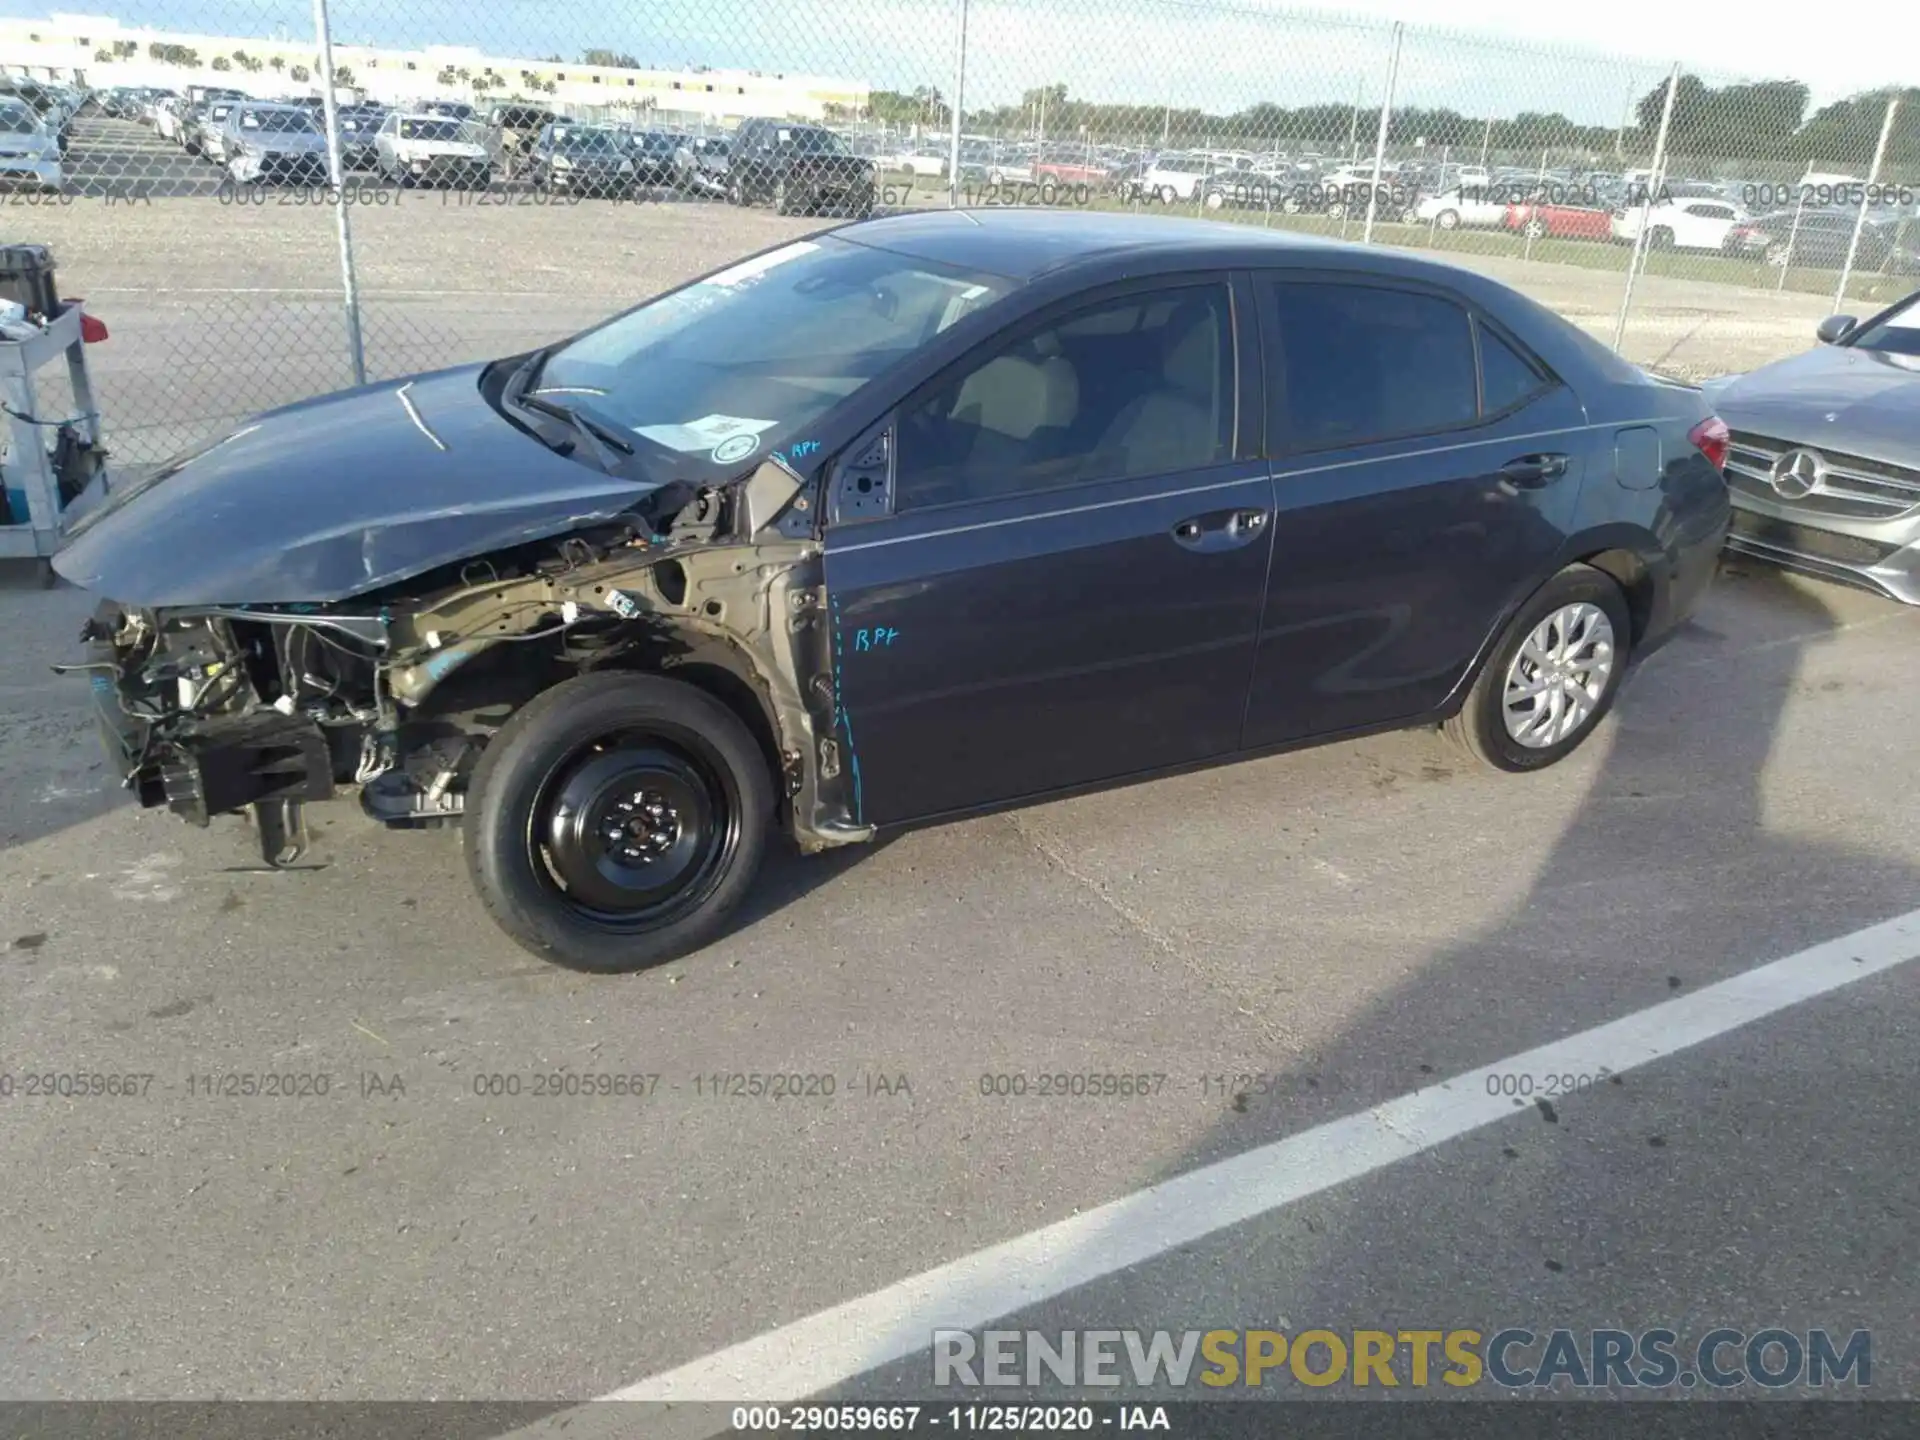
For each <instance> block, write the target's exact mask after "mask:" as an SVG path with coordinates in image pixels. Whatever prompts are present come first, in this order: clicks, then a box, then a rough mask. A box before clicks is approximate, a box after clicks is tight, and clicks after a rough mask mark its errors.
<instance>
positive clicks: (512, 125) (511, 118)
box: [487, 104, 562, 179]
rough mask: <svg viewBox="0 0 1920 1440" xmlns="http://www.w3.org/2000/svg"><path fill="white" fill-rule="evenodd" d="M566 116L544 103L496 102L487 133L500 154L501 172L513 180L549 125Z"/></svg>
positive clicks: (488, 118)
mask: <svg viewBox="0 0 1920 1440" xmlns="http://www.w3.org/2000/svg"><path fill="white" fill-rule="evenodd" d="M561 119H562V117H561V116H559V115H556V114H554V113H553V111H551V110H549V109H547V108H546V107H545V106H544V105H523V104H506V105H496V106H494V107H493V109H492V110H491V111H490V112H488V115H487V133H488V135H489V136H490V137H491V139H492V142H493V148H494V150H495V152H496V153H497V154H498V156H499V161H500V171H501V173H502V174H503V175H505V176H506V177H507V178H509V179H511V178H513V177H514V176H515V175H518V174H519V173H520V165H521V161H522V159H523V157H524V156H525V154H526V152H527V150H528V149H529V147H531V146H532V144H533V142H534V141H535V140H537V139H538V138H539V136H540V132H541V131H543V130H545V129H546V128H547V126H549V125H552V124H555V123H556V122H558V121H560V120H561Z"/></svg>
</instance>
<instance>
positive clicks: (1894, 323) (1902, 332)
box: [1847, 297, 1920, 355]
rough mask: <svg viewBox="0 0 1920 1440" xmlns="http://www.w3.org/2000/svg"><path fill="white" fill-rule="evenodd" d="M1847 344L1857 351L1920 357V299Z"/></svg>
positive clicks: (1916, 299) (1863, 331) (1869, 328)
mask: <svg viewBox="0 0 1920 1440" xmlns="http://www.w3.org/2000/svg"><path fill="white" fill-rule="evenodd" d="M1847 344H1848V345H1849V346H1851V347H1852V348H1853V349H1855V350H1876V351H1879V352H1880V353H1882V354H1887V355H1920V297H1916V298H1915V299H1913V300H1909V301H1908V302H1907V303H1906V304H1905V305H1903V306H1902V307H1901V308H1900V309H1898V310H1896V311H1894V312H1893V314H1891V315H1889V316H1887V317H1886V319H1884V320H1882V321H1880V322H1879V323H1878V324H1876V325H1869V326H1867V327H1865V328H1864V329H1862V330H1861V331H1860V333H1859V334H1858V335H1856V336H1854V337H1853V338H1851V339H1850V340H1848V341H1847Z"/></svg>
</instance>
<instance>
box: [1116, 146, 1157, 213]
mask: <svg viewBox="0 0 1920 1440" xmlns="http://www.w3.org/2000/svg"><path fill="white" fill-rule="evenodd" d="M1152 168H1153V157H1152V156H1138V157H1136V158H1134V159H1131V160H1122V161H1121V162H1119V163H1118V164H1117V165H1115V166H1114V167H1113V168H1112V169H1111V170H1109V171H1108V172H1107V181H1106V187H1105V188H1106V192H1107V194H1109V195H1111V196H1112V197H1113V198H1114V199H1116V200H1124V201H1127V202H1129V203H1133V202H1137V201H1141V200H1145V199H1146V198H1148V197H1147V172H1148V171H1149V170H1151V169H1152Z"/></svg>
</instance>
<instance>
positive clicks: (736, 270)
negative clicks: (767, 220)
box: [704, 240, 820, 285]
mask: <svg viewBox="0 0 1920 1440" xmlns="http://www.w3.org/2000/svg"><path fill="white" fill-rule="evenodd" d="M819 248H820V247H819V246H818V245H816V244H814V243H813V241H811V240H796V241H794V242H793V244H791V245H782V246H781V247H780V248H779V249H778V250H769V251H768V252H767V253H766V254H764V255H756V256H754V257H753V259H751V260H742V261H741V262H740V263H739V264H738V265H734V266H732V267H730V268H728V269H726V270H722V271H721V272H720V273H719V274H718V275H709V276H708V277H707V278H706V281H705V282H704V283H706V284H708V285H738V284H739V283H740V282H741V281H743V280H751V279H753V277H754V276H756V275H764V274H765V273H766V272H767V271H769V270H771V269H772V268H773V267H774V266H776V265H784V264H786V263H787V261H789V260H798V259H799V258H800V257H801V256H802V255H809V254H812V253H813V252H814V251H815V250H818V249H819Z"/></svg>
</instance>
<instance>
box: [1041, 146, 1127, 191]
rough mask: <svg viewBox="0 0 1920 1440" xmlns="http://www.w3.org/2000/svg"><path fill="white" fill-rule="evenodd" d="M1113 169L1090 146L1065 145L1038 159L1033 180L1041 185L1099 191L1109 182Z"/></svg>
mask: <svg viewBox="0 0 1920 1440" xmlns="http://www.w3.org/2000/svg"><path fill="white" fill-rule="evenodd" d="M1110 169H1111V167H1110V166H1109V165H1108V163H1107V161H1106V160H1104V159H1103V158H1101V157H1100V156H1098V155H1096V154H1094V153H1093V150H1092V148H1091V147H1090V146H1083V145H1063V146H1061V147H1059V148H1058V149H1056V150H1052V151H1049V152H1048V153H1047V154H1046V155H1044V156H1042V157H1041V158H1040V159H1039V160H1036V161H1035V162H1034V165H1033V178H1034V179H1035V180H1037V181H1039V182H1040V183H1041V184H1043V185H1044V184H1046V183H1047V182H1048V181H1052V182H1053V183H1054V184H1055V185H1074V186H1079V185H1086V186H1089V187H1091V188H1095V189H1098V188H1099V187H1100V186H1103V185H1105V184H1106V183H1107V175H1108V172H1109V170H1110Z"/></svg>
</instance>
